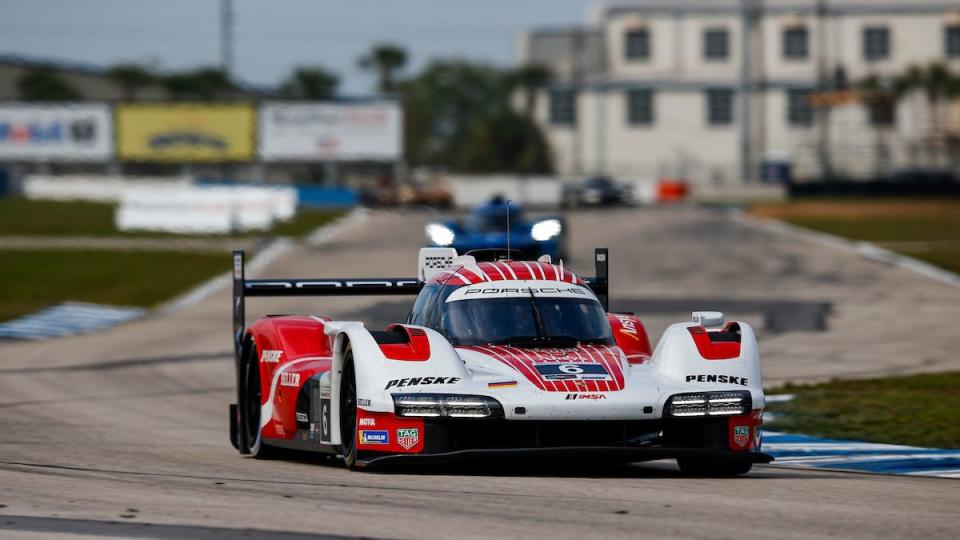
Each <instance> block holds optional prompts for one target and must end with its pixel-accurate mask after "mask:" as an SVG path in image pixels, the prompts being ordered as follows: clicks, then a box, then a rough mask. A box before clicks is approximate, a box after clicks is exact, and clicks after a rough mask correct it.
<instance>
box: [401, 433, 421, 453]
mask: <svg viewBox="0 0 960 540" xmlns="http://www.w3.org/2000/svg"><path fill="white" fill-rule="evenodd" d="M418 442H420V430H419V429H417V428H405V429H398V430H397V444H399V445H400V446H402V447H404V448H405V449H407V450H409V449H411V448H413V447H414V446H416V445H417V443H418Z"/></svg>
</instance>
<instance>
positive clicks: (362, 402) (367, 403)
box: [357, 399, 370, 407]
mask: <svg viewBox="0 0 960 540" xmlns="http://www.w3.org/2000/svg"><path fill="white" fill-rule="evenodd" d="M357 405H359V406H361V407H369V406H370V400H369V399H358V400H357Z"/></svg>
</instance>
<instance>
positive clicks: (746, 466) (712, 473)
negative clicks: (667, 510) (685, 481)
mask: <svg viewBox="0 0 960 540" xmlns="http://www.w3.org/2000/svg"><path fill="white" fill-rule="evenodd" d="M677 465H678V466H679V467H680V471H681V472H682V473H683V474H686V475H689V476H706V477H713V478H731V477H734V476H741V475H744V474H747V473H748V472H750V469H752V468H753V463H752V462H750V461H711V460H705V459H690V458H677Z"/></svg>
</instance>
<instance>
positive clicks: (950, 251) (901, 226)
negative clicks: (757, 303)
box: [750, 199, 960, 272]
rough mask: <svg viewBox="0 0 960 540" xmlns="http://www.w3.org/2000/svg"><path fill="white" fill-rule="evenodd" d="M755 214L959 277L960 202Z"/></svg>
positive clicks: (814, 205) (826, 205)
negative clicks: (901, 256)
mask: <svg viewBox="0 0 960 540" xmlns="http://www.w3.org/2000/svg"><path fill="white" fill-rule="evenodd" d="M750 213H751V214H753V215H755V216H759V217H766V218H774V219H779V220H782V221H786V222H788V223H791V224H793V225H797V226H799V227H804V228H807V229H812V230H815V231H820V232H825V233H828V234H834V235H837V236H843V237H845V238H849V239H851V240H863V241H867V242H874V243H876V244H879V245H880V246H882V247H885V248H887V249H890V250H892V251H896V252H898V253H901V254H904V255H908V256H910V257H915V258H917V259H921V260H924V261H927V262H929V263H931V264H934V265H937V266H940V267H942V268H946V269H947V270H951V271H953V272H960V200H957V199H894V200H888V199H850V200H847V199H810V200H795V201H788V202H782V203H769V204H756V205H753V206H751V207H750Z"/></svg>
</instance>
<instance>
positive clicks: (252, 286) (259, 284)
mask: <svg viewBox="0 0 960 540" xmlns="http://www.w3.org/2000/svg"><path fill="white" fill-rule="evenodd" d="M607 255H608V250H607V248H597V249H596V250H594V267H595V268H596V277H585V278H583V280H584V281H585V282H586V284H587V286H589V287H590V289H591V290H592V291H593V292H594V294H596V295H597V298H598V299H599V300H600V303H601V304H603V309H604V310H605V311H609V310H610V306H609V302H610V297H609V271H608V268H609V267H608V260H607ZM244 257H245V254H244V252H243V250H234V252H233V345H234V350H235V353H236V355H237V358H239V357H240V348H241V346H242V345H243V343H242V340H243V332H244V330H245V329H246V320H245V319H246V298H247V297H256V296H399V295H411V296H415V295H416V294H418V293H419V292H420V289H422V288H423V283H422V282H421V281H419V280H418V279H417V278H365V279H355V278H351V279H339V278H323V279H246V278H245V277H244V267H245V261H244Z"/></svg>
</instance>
